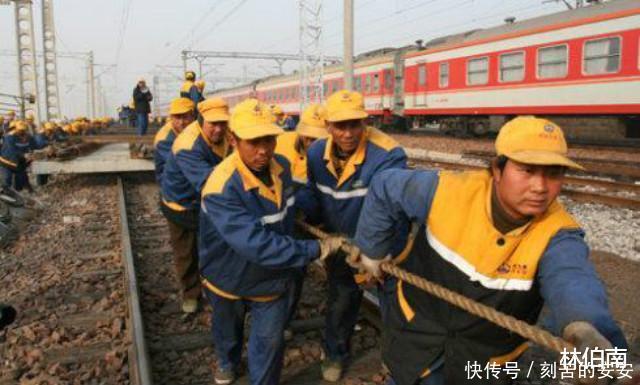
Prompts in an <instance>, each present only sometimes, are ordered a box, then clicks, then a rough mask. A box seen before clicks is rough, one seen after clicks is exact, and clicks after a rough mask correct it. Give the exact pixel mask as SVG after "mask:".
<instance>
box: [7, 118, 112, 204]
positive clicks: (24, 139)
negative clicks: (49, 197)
mask: <svg viewBox="0 0 640 385" xmlns="http://www.w3.org/2000/svg"><path fill="white" fill-rule="evenodd" d="M112 123H113V120H112V119H111V118H108V117H105V118H100V119H93V120H90V119H87V118H86V117H79V118H76V119H74V120H73V121H67V122H65V121H49V122H44V123H42V124H41V125H40V127H36V124H35V120H34V117H33V115H30V114H27V115H26V117H25V119H18V118H17V116H16V113H15V111H9V112H7V114H6V115H4V116H0V141H1V147H0V172H2V176H1V178H2V181H1V183H2V189H3V191H5V192H8V191H11V189H12V190H15V191H23V190H26V191H29V192H31V191H33V188H32V186H31V183H30V181H29V176H28V174H27V171H28V168H29V165H30V164H31V160H32V158H31V153H32V152H33V151H34V150H40V149H43V148H45V147H47V146H49V145H51V144H54V143H58V144H61V143H65V142H67V141H68V139H69V137H72V136H79V135H94V134H96V133H98V132H99V131H100V130H102V129H104V128H106V127H108V126H109V125H111V124H112ZM36 182H37V183H38V184H41V185H42V184H45V183H46V182H47V176H46V175H38V177H37V180H36Z"/></svg>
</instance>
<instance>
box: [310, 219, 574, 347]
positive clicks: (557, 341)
mask: <svg viewBox="0 0 640 385" xmlns="http://www.w3.org/2000/svg"><path fill="white" fill-rule="evenodd" d="M297 224H298V225H299V226H300V227H302V228H303V229H304V230H305V231H307V232H308V233H309V234H311V235H313V236H315V237H316V238H319V239H324V238H326V237H328V236H330V235H329V234H328V233H325V232H324V231H322V230H320V229H319V228H317V227H314V226H311V225H309V224H308V223H305V222H303V221H297ZM343 249H344V251H345V252H347V253H351V252H353V251H354V250H355V246H353V245H351V244H347V245H345V246H344V247H343ZM380 269H381V270H382V271H384V272H385V273H387V274H389V275H391V276H394V277H396V278H398V279H400V280H401V281H403V282H406V283H408V284H410V285H413V286H415V287H417V288H418V289H420V290H423V291H425V292H427V293H429V294H431V295H433V296H435V297H437V298H440V299H442V300H443V301H446V302H448V303H450V304H452V305H455V306H457V307H459V308H461V309H463V310H466V311H468V312H469V313H471V314H473V315H475V316H478V317H480V318H483V319H485V320H487V321H489V322H492V323H494V324H496V325H498V326H500V327H503V328H505V329H507V330H509V331H511V332H513V333H516V334H518V335H520V336H522V337H524V338H526V339H528V340H530V341H532V342H534V343H536V344H538V345H540V346H543V347H545V348H547V349H550V350H552V351H556V352H558V353H561V352H563V351H564V350H565V349H566V350H567V351H572V350H573V349H574V348H575V346H574V345H573V344H572V343H570V342H568V341H565V340H564V339H562V338H560V337H556V336H554V335H553V334H551V333H549V332H548V331H546V330H543V329H541V328H539V327H537V326H535V325H531V324H528V323H526V322H524V321H522V320H519V319H517V318H515V317H513V316H510V315H508V314H505V313H503V312H501V311H498V310H496V309H494V308H492V307H490V306H487V305H484V304H482V303H480V302H477V301H475V300H473V299H471V298H468V297H465V296H464V295H462V294H458V293H456V292H454V291H451V290H449V289H447V288H445V287H443V286H441V285H438V284H437V283H434V282H431V281H429V280H427V279H425V278H423V277H420V276H418V275H415V274H412V273H410V272H408V271H406V270H404V269H401V268H400V267H398V266H396V265H394V264H393V263H390V262H384V263H383V264H382V265H380Z"/></svg>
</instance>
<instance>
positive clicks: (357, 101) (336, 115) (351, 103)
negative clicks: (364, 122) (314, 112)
mask: <svg viewBox="0 0 640 385" xmlns="http://www.w3.org/2000/svg"><path fill="white" fill-rule="evenodd" d="M367 116H369V114H367V112H366V111H365V110H364V99H363V98H362V94H361V93H359V92H355V91H347V90H341V91H338V92H335V93H333V95H331V96H329V98H328V99H327V121H328V122H341V121H344V120H355V119H364V118H366V117H367Z"/></svg>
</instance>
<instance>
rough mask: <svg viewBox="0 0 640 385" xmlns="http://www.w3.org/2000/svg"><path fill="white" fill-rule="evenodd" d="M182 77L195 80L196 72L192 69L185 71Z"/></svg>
mask: <svg viewBox="0 0 640 385" xmlns="http://www.w3.org/2000/svg"><path fill="white" fill-rule="evenodd" d="M184 78H185V79H186V80H196V73H195V72H193V71H187V72H185V73H184Z"/></svg>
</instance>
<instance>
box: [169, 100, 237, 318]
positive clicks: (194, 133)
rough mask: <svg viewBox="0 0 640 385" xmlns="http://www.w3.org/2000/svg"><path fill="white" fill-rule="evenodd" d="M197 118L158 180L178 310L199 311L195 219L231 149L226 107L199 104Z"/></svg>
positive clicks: (216, 103) (218, 103)
mask: <svg viewBox="0 0 640 385" xmlns="http://www.w3.org/2000/svg"><path fill="white" fill-rule="evenodd" d="M198 111H199V113H200V117H199V118H198V120H196V121H194V122H193V123H191V124H189V125H188V126H187V127H186V128H185V129H184V130H183V131H182V133H180V135H178V137H177V138H176V139H175V141H174V142H173V145H172V146H171V152H170V154H169V156H168V157H167V159H166V163H165V165H164V171H163V174H162V179H161V182H160V186H161V194H162V202H161V203H162V204H161V209H162V212H163V214H164V216H165V217H166V218H167V222H169V234H170V241H171V245H172V248H173V254H174V255H173V256H174V263H175V267H176V273H177V275H178V278H179V280H180V282H181V291H182V297H183V301H182V310H183V311H184V312H185V313H194V312H196V311H197V310H198V298H199V297H200V282H199V279H198V244H197V238H198V222H199V220H198V217H199V215H200V193H201V191H202V186H203V185H204V183H205V181H206V179H207V177H208V176H209V174H210V173H211V171H212V170H213V168H214V167H216V166H217V165H218V164H219V163H220V162H221V161H222V160H223V159H224V158H225V157H226V156H227V155H228V154H229V151H230V146H229V143H228V141H227V135H226V133H227V125H228V121H229V107H228V106H227V103H226V102H225V101H224V100H223V99H221V98H213V99H207V100H205V101H203V102H200V104H198Z"/></svg>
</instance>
